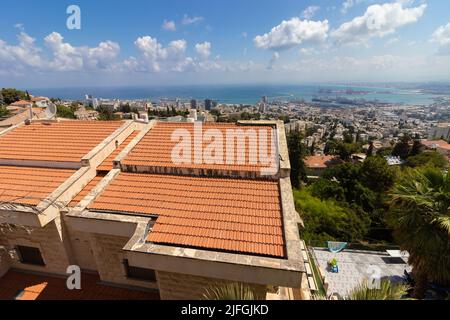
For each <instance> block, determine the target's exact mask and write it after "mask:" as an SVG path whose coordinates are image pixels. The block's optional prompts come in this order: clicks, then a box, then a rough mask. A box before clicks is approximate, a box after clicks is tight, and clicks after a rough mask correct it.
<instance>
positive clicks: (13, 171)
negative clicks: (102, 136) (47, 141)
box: [0, 150, 75, 206]
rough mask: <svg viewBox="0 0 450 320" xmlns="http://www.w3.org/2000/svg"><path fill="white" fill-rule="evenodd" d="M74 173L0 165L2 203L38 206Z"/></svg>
mask: <svg viewBox="0 0 450 320" xmlns="http://www.w3.org/2000/svg"><path fill="white" fill-rule="evenodd" d="M2 152H3V150H2ZM74 173H75V170H66V169H47V168H35V167H14V166H1V165H0V203H2V202H7V203H15V204H22V205H32V206H36V205H38V204H39V203H40V202H41V201H42V200H44V199H45V198H46V197H47V196H49V195H50V194H51V193H52V192H53V191H54V190H55V189H57V188H58V187H59V186H60V185H61V184H62V183H63V182H64V181H66V180H67V179H68V178H69V177H70V176H72V175H73V174H74Z"/></svg>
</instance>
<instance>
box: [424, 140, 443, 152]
mask: <svg viewBox="0 0 450 320" xmlns="http://www.w3.org/2000/svg"><path fill="white" fill-rule="evenodd" d="M422 144H423V145H425V146H426V147H428V148H433V149H443V150H448V151H450V143H448V142H447V141H444V140H422Z"/></svg>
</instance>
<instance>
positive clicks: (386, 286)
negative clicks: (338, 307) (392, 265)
mask: <svg viewBox="0 0 450 320" xmlns="http://www.w3.org/2000/svg"><path fill="white" fill-rule="evenodd" d="M408 290H409V287H408V286H407V285H405V284H403V283H399V284H393V283H392V282H391V281H389V280H388V279H384V280H382V281H381V282H380V287H379V288H372V287H370V286H369V283H368V282H363V283H361V284H360V285H358V286H357V287H356V288H354V289H353V290H352V291H351V292H350V294H349V295H348V296H347V297H346V298H342V297H336V299H337V300H400V299H402V298H403V297H404V296H405V295H407V293H408ZM313 300H332V297H331V296H330V297H326V296H324V295H321V294H315V295H313Z"/></svg>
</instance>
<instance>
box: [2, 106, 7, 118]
mask: <svg viewBox="0 0 450 320" xmlns="http://www.w3.org/2000/svg"><path fill="white" fill-rule="evenodd" d="M8 115H9V110H8V109H6V107H4V106H0V118H3V117H7V116H8Z"/></svg>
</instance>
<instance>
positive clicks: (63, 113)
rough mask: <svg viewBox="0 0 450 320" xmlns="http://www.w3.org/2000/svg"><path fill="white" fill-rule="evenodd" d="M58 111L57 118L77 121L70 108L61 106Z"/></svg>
mask: <svg viewBox="0 0 450 320" xmlns="http://www.w3.org/2000/svg"><path fill="white" fill-rule="evenodd" d="M56 110H57V112H56V116H57V117H59V118H66V119H76V116H75V114H74V112H73V110H72V109H71V108H70V107H66V106H63V105H59V106H56Z"/></svg>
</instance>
